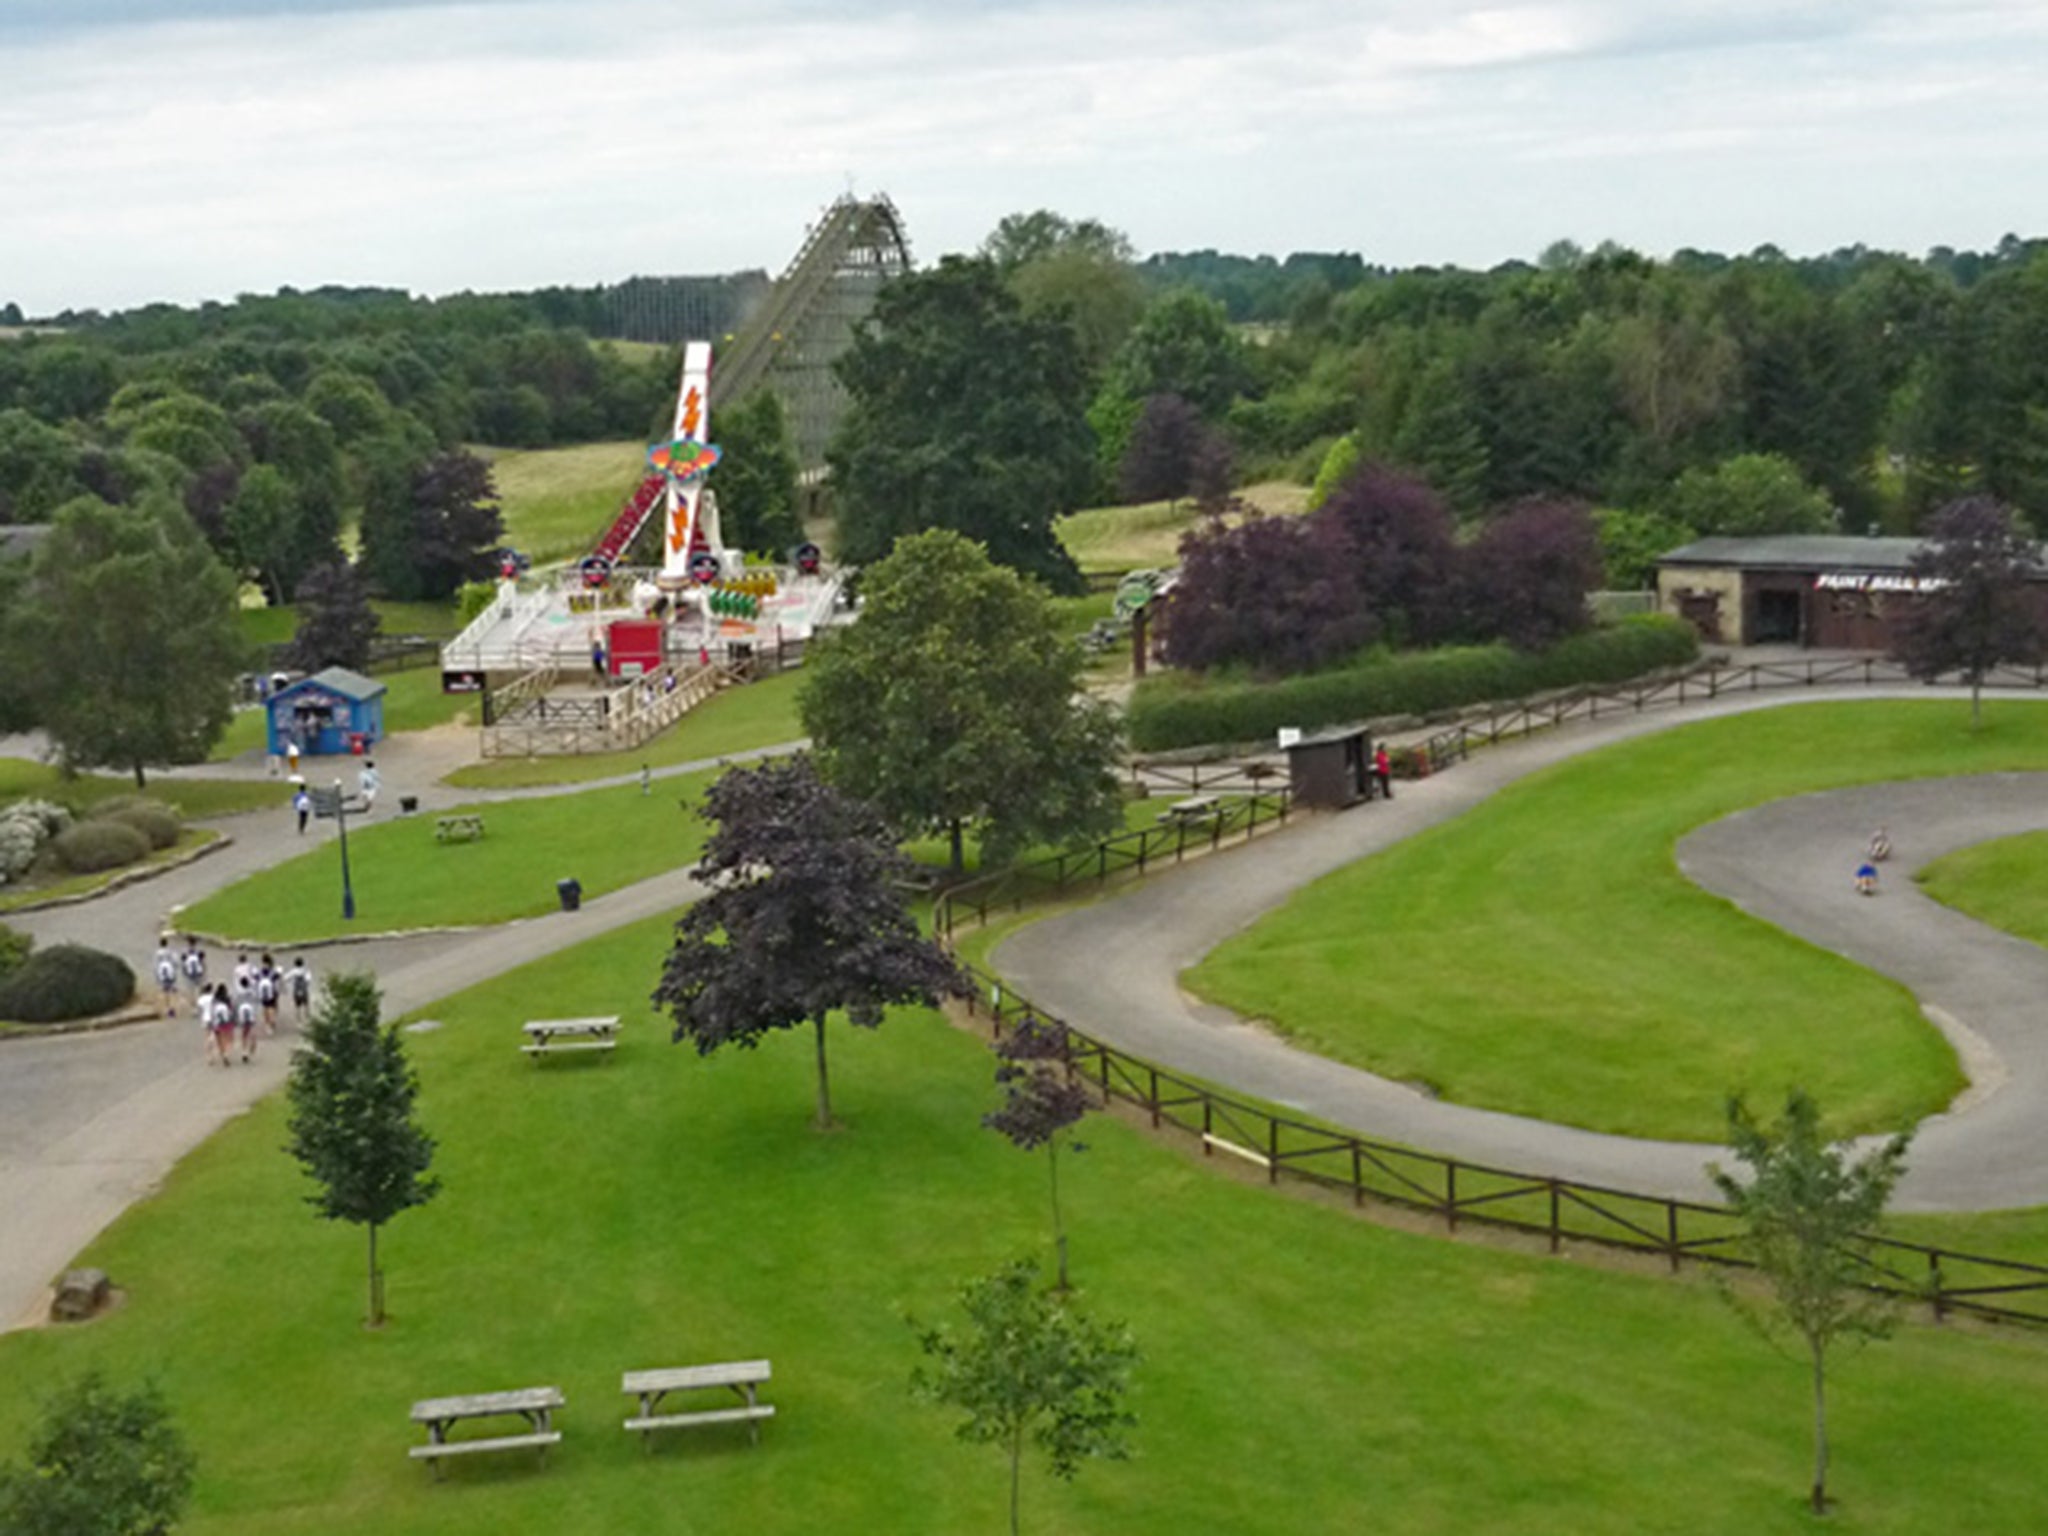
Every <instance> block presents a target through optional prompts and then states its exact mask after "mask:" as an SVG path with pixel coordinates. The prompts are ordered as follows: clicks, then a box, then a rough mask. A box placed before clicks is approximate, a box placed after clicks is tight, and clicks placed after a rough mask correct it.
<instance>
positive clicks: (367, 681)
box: [265, 667, 385, 757]
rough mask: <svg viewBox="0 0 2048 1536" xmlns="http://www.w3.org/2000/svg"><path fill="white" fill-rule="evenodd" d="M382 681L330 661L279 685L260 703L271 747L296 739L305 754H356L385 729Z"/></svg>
mask: <svg viewBox="0 0 2048 1536" xmlns="http://www.w3.org/2000/svg"><path fill="white" fill-rule="evenodd" d="M384 693H385V688H384V685H383V684H382V683H380V682H378V681H377V680H376V679H375V678H371V677H365V676H363V674H362V673H360V672H351V671H350V670H349V669H348V668H347V667H329V668H328V669H327V670H326V671H324V672H315V673H314V674H313V675H312V676H311V677H302V678H300V679H299V680H298V681H297V682H296V683H291V684H289V685H287V686H285V687H283V688H280V689H278V691H277V692H276V693H273V694H272V695H271V696H270V702H269V703H268V704H267V705H266V706H265V708H266V710H267V711H268V715H269V727H270V730H269V735H270V753H271V755H272V756H273V757H282V756H284V752H285V744H286V743H287V742H289V741H294V740H296V741H297V742H298V744H299V750H300V751H301V752H302V753H304V754H306V755H307V756H308V757H318V756H341V757H346V756H348V755H350V754H356V755H360V754H362V753H364V752H367V751H369V749H370V748H371V747H373V746H375V745H376V744H377V740H378V738H379V737H381V736H382V735H383V734H384Z"/></svg>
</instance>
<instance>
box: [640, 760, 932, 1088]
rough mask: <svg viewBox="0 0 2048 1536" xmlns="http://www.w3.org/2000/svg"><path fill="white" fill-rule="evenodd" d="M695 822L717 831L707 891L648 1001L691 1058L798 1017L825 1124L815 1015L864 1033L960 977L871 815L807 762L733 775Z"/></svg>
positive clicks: (706, 859)
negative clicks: (814, 1064) (907, 896)
mask: <svg viewBox="0 0 2048 1536" xmlns="http://www.w3.org/2000/svg"><path fill="white" fill-rule="evenodd" d="M702 814H703V815H704V816H705V818H706V819H707V820H709V821H712V822H714V823H716V826H717V830H716V831H714V832H713V833H712V834H711V837H710V839H709V840H708V841H707V842H706V843H705V845H704V855H703V857H702V858H701V859H699V860H698V862H697V865H696V867H695V868H694V869H693V870H692V871H691V873H693V874H694V875H695V876H696V877H697V879H698V880H700V881H701V882H703V884H704V885H705V886H707V887H708V892H707V894H706V895H705V896H704V897H703V898H702V899H701V900H700V901H698V903H697V904H696V905H695V906H693V907H692V908H690V910H689V912H688V913H686V914H685V915H684V917H683V919H682V921H680V922H678V923H677V924H676V941H675V945H674V947H673V948H672V949H671V950H670V951H669V956H668V961H667V964H666V965H664V966H663V968H662V973H661V984H660V985H659V986H658V987H656V988H655V990H654V1002H655V1004H656V1005H657V1006H659V1007H662V1008H666V1009H667V1010H668V1011H669V1013H670V1015H671V1016H672V1017H673V1018H674V1020H675V1039H676V1040H677V1041H678V1042H681V1041H684V1040H688V1041H689V1042H690V1043H691V1044H693V1045H695V1046H696V1047H697V1054H698V1055H700V1056H708V1055H710V1054H711V1053H712V1052H713V1051H715V1050H717V1049H718V1048H719V1047H720V1046H725V1045H739V1046H747V1047H752V1046H756V1045H759V1044H760V1043H761V1037H762V1036H763V1035H766V1034H767V1033H768V1032H769V1031H770V1030H778V1029H793V1028H795V1027H796V1026H797V1025H800V1024H802V1023H804V1022H805V1021H806V1020H808V1021H809V1022H810V1024H811V1026H812V1028H813V1030H814V1032H815V1034H816V1039H817V1052H818V1125H819V1126H820V1128H824V1127H829V1126H830V1125H831V1124H832V1123H833V1122H832V1094H831V1083H830V1079H829V1077H828V1075H827V1072H826V1065H825V1021H826V1019H827V1018H828V1017H829V1016H830V1015H831V1014H833V1013H835V1012H842V1011H843V1012H844V1013H845V1015H846V1019H847V1022H848V1023H850V1024H857V1025H859V1026H860V1027H861V1028H863V1029H873V1028H875V1027H877V1026H878V1025H880V1024H881V1022H882V1015H883V1013H884V1011H885V1010H886V1009H888V1008H889V1007H890V1006H891V1005H894V1004H903V1003H920V1004H923V1005H924V1006H926V1007H933V1006H936V1005H937V1003H938V1002H939V1000H940V998H941V997H942V996H945V995H947V994H953V993H958V992H960V991H961V990H962V989H963V988H964V985H965V983H964V981H963V979H962V977H961V974H960V971H959V968H958V967H957V966H955V965H954V963H953V961H952V960H951V959H949V958H948V957H947V955H946V954H945V952H944V951H942V950H941V949H939V948H938V947H937V946H936V945H935V944H933V943H932V942H931V941H930V940H929V939H927V938H925V937H924V936H923V935H922V934H921V933H919V932H918V927H917V922H916V920H915V919H914V918H913V917H912V916H911V915H910V912H909V909H908V908H906V907H905V906H904V903H903V898H902V896H901V895H900V894H899V893H898V889H897V887H896V885H895V884H894V881H895V880H896V879H897V878H898V877H900V876H901V875H902V874H904V873H905V872H906V871H907V870H908V869H909V865H910V861H909V860H908V859H906V858H905V857H904V856H903V854H902V853H901V852H900V851H899V850H898V849H897V847H896V844H895V841H894V840H893V839H892V838H891V837H890V835H889V830H888V827H887V826H886V825H885V824H884V823H883V821H882V818H881V816H880V814H879V813H878V812H876V811H875V810H874V808H873V807H871V806H869V805H868V804H866V803H865V802H864V801H860V800H855V799H853V798H852V797H850V796H848V795H844V794H841V793H840V792H839V791H838V790H835V789H833V788H832V787H831V786H830V785H828V784H826V783H824V782H823V781H822V780H821V779H819V777H818V775H817V772H816V770H815V769H813V767H812V766H811V760H810V758H809V757H808V756H797V757H792V758H787V759H784V760H782V761H780V762H773V763H768V764H765V765H763V766H762V767H759V768H750V769H734V770H733V771H732V772H730V773H728V774H726V775H725V776H724V777H723V778H721V779H719V781H718V782H717V783H715V784H713V785H712V786H711V789H710V792H709V793H708V794H706V795H705V797H704V808H703V812H702Z"/></svg>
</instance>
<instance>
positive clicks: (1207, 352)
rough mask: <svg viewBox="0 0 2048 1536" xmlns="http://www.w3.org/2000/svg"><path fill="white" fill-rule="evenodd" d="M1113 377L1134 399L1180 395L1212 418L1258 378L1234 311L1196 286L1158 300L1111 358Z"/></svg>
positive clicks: (1161, 296) (1171, 293)
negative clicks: (1233, 324) (1233, 319)
mask: <svg viewBox="0 0 2048 1536" xmlns="http://www.w3.org/2000/svg"><path fill="white" fill-rule="evenodd" d="M1109 377H1110V381H1111V382H1112V383H1113V384H1115V385H1116V387H1117V388H1119V389H1121V390H1122V391H1123V392H1124V393H1125V394H1127V395H1129V396H1130V397H1131V398H1132V399H1134V400H1142V399H1144V398H1145V397H1146V396H1147V395H1179V396H1180V397H1181V398H1182V399H1184V400H1186V401H1188V402H1189V403H1190V404H1192V405H1193V406H1194V407H1195V408H1196V409H1197V410H1199V411H1200V412H1201V413H1202V414H1203V415H1204V416H1206V417H1210V418H1212V419H1213V418H1215V417H1218V416H1221V415H1222V414H1223V412H1224V410H1225V409H1226V408H1227V407H1228V406H1229V404H1230V402H1231V401H1232V400H1233V399H1235V398H1236V397H1237V395H1238V394H1239V393H1240V392H1241V391H1242V390H1244V389H1246V388H1247V387H1249V385H1250V384H1251V381H1252V373H1251V364H1250V361H1249V360H1248V358H1247V357H1246V355H1245V346H1244V343H1243V341H1241V340H1240V339H1239V338H1238V334H1237V332H1236V331H1235V330H1234V329H1232V327H1231V324H1230V316H1229V315H1228V314H1227V313H1226V312H1225V311H1224V308H1223V306H1222V305H1221V304H1219V303H1217V302H1216V301H1215V300H1214V299H1211V298H1208V297H1205V296H1204V295H1202V294H1200V293H1197V292H1196V291H1195V290H1194V289H1192V288H1176V289H1174V290H1172V291H1171V292H1168V293H1164V294H1162V295H1160V297H1159V298H1157V299H1155V300H1153V302H1152V306H1151V308H1149V309H1147V310H1146V311H1145V313H1144V314H1143V315H1142V316H1140V317H1139V320H1138V323H1137V324H1136V325H1134V326H1132V327H1131V333H1130V335H1129V336H1127V337H1125V338H1124V343H1123V345H1122V346H1121V347H1119V348H1118V349H1117V353H1116V356H1115V357H1114V358H1113V359H1111V361H1110V365H1109Z"/></svg>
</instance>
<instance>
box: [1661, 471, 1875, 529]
mask: <svg viewBox="0 0 2048 1536" xmlns="http://www.w3.org/2000/svg"><path fill="white" fill-rule="evenodd" d="M1662 510H1663V513H1664V515H1665V516H1666V517H1669V518H1672V519H1673V520H1675V521H1677V522H1680V523H1683V524H1685V525H1686V526H1687V527H1688V528H1694V529H1697V530H1698V531H1699V532H1700V533H1702V534H1724V535H1728V536H1731V537H1737V538H1749V537H1755V536H1758V535H1761V534H1773V533H1827V532H1830V531H1831V530H1832V529H1833V528H1834V526H1835V513H1834V508H1833V507H1832V506H1831V505H1829V503H1828V498H1827V497H1826V496H1825V495H1824V494H1823V493H1821V492H1820V491H1816V490H1815V489H1814V488H1813V487H1812V486H1810V485H1808V484H1807V483H1806V481H1805V480H1803V479H1802V478H1801V477H1800V474H1799V469H1798V467H1797V466H1796V465H1794V464H1793V463H1792V462H1791V460H1789V459H1785V458H1781V457H1779V456H1778V455H1777V454H1774V453H1738V454H1736V455H1735V456H1734V457H1733V458H1727V459H1723V460H1722V461H1721V462H1720V463H1718V464H1716V465H1715V466H1714V467H1713V468H1711V469H1689V470H1687V471H1686V472H1685V473H1684V474H1682V475H1680V476H1679V477H1678V479H1677V481H1676V482H1675V483H1674V484H1673V485H1672V487H1671V492H1670V494H1669V495H1668V496H1666V497H1665V498H1664V505H1663V508H1662Z"/></svg>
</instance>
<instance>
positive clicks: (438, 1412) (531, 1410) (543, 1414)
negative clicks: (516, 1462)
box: [408, 1387, 563, 1478]
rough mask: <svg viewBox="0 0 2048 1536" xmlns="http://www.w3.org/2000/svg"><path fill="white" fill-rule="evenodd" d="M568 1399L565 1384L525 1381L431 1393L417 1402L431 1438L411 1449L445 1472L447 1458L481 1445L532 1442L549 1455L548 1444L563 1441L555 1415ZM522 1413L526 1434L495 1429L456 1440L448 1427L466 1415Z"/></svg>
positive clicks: (416, 1414) (415, 1412)
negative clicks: (502, 1387) (463, 1393)
mask: <svg viewBox="0 0 2048 1536" xmlns="http://www.w3.org/2000/svg"><path fill="white" fill-rule="evenodd" d="M562 1404H563V1397H562V1389H561V1388H560V1387H521V1388H520V1389H518V1390H517V1391H514V1392H474V1393H471V1394H470V1395H469V1396H467V1397H430V1398H427V1399H426V1400H425V1401H423V1402H418V1403H414V1404H413V1405H412V1421H413V1422H414V1423H415V1424H424V1425H426V1426H427V1443H426V1444H425V1445H416V1446H414V1447H413V1448H412V1450H411V1451H410V1452H409V1453H408V1454H410V1455H411V1456H412V1458H413V1459H414V1460H415V1461H425V1462H427V1463H429V1464H430V1465H431V1466H432V1467H433V1469H434V1476H435V1477H437V1478H438V1477H439V1476H440V1475H441V1458H442V1457H444V1456H468V1455H471V1454H472V1453H474V1452H478V1451H516V1450H522V1449H525V1448H527V1447H531V1448H533V1449H534V1450H537V1451H538V1452H539V1453H540V1457H541V1461H542V1462H543V1463H545V1462H546V1460H547V1454H548V1447H549V1446H551V1445H559V1444H561V1442H562V1432H561V1431H560V1430H559V1429H556V1428H555V1427H554V1423H553V1418H552V1415H553V1414H554V1411H555V1410H556V1409H557V1408H559V1407H561V1406H562ZM505 1415H517V1416H518V1417H520V1418H523V1419H525V1420H526V1426H527V1427H526V1433H525V1434H523V1435H491V1436H489V1437H487V1438H483V1439H478V1440H450V1439H449V1438H448V1431H449V1430H451V1429H453V1428H454V1427H455V1426H456V1425H457V1424H460V1423H461V1422H462V1421H463V1420H465V1419H488V1418H497V1417H500V1416H505Z"/></svg>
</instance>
